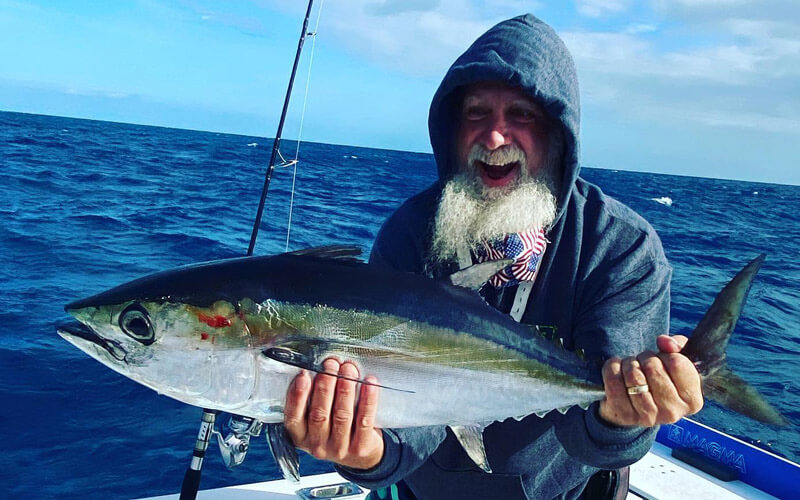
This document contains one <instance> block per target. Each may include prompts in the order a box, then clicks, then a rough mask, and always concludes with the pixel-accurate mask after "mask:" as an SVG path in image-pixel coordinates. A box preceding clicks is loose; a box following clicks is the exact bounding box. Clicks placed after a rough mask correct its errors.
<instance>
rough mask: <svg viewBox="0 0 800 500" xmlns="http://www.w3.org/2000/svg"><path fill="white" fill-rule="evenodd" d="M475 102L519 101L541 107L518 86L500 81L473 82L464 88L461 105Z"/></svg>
mask: <svg viewBox="0 0 800 500" xmlns="http://www.w3.org/2000/svg"><path fill="white" fill-rule="evenodd" d="M476 103H521V104H527V105H530V106H532V107H536V108H541V106H539V104H538V103H537V102H536V101H535V100H534V99H533V98H532V97H531V96H529V95H528V94H527V93H526V92H525V91H524V90H522V89H521V88H519V87H514V86H512V85H507V84H505V83H500V82H480V83H473V84H472V85H469V86H467V87H466V88H465V89H464V100H463V101H462V105H463V106H469V105H471V104H476Z"/></svg>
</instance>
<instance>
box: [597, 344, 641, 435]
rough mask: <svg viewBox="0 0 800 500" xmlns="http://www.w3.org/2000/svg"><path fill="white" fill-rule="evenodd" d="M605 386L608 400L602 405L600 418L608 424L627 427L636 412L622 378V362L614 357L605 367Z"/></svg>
mask: <svg viewBox="0 0 800 500" xmlns="http://www.w3.org/2000/svg"><path fill="white" fill-rule="evenodd" d="M603 386H604V388H605V393H606V399H605V401H603V402H601V403H600V416H601V417H603V418H604V419H605V420H606V421H608V422H613V423H616V424H619V425H626V424H627V422H628V420H630V419H632V418H634V417H635V415H636V412H635V410H634V409H633V406H632V405H631V402H630V400H629V399H628V393H627V391H626V389H625V379H624V378H623V377H622V360H621V359H619V358H617V357H614V358H611V359H609V360H608V361H606V362H605V364H604V365H603Z"/></svg>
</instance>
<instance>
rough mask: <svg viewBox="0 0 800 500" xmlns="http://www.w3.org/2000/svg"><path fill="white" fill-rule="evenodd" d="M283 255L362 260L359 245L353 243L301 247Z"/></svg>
mask: <svg viewBox="0 0 800 500" xmlns="http://www.w3.org/2000/svg"><path fill="white" fill-rule="evenodd" d="M284 255H296V256H306V257H317V258H318V259H333V260H340V261H346V262H363V261H362V260H361V259H360V258H358V257H360V256H361V247H357V246H355V245H327V246H322V247H311V248H303V249H302V250H295V251H294V252H286V253H285V254H284Z"/></svg>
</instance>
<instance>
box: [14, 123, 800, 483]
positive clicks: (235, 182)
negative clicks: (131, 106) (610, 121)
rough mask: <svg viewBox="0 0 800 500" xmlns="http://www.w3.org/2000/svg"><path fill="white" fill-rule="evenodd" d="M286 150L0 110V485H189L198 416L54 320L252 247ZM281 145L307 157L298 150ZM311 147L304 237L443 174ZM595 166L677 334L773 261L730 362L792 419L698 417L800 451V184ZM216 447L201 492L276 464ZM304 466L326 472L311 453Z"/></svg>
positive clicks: (266, 231) (369, 233)
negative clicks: (635, 221)
mask: <svg viewBox="0 0 800 500" xmlns="http://www.w3.org/2000/svg"><path fill="white" fill-rule="evenodd" d="M271 147H272V142H271V141H270V140H267V139H264V138H258V137H244V136H238V135H227V134H217V133H209V132H196V131H188V130H176V129H166V128H157V127H146V126H137V125H127V124H117V123H107V122H97V121H89V120H77V119H69V118H58V117H49V116H37V115H26V114H17V113H5V112H0V223H1V224H2V230H3V234H2V237H0V395H2V396H1V397H2V411H0V443H2V448H3V452H2V453H0V497H3V498H10V497H13V498H42V497H44V498H47V497H59V498H79V497H80V498H130V497H136V496H148V495H156V494H165V493H169V492H175V491H177V490H178V489H179V488H180V483H181V480H182V478H183V473H184V471H185V469H186V466H187V464H188V462H189V459H190V455H191V449H192V446H193V444H194V440H195V436H196V433H197V429H198V425H199V419H200V414H201V412H200V410H199V409H197V408H193V407H190V406H187V405H183V404H181V403H178V402H176V401H173V400H171V399H169V398H166V397H163V396H159V395H157V394H156V393H155V392H153V391H151V390H149V389H147V388H144V387H142V386H139V385H137V384H136V383H134V382H131V381H130V380H128V379H125V378H124V377H121V376H119V375H117V374H115V373H113V372H112V371H110V370H109V369H107V368H105V367H103V366H101V365H100V364H99V363H97V362H96V361H94V360H92V359H90V358H89V357H88V356H86V355H85V354H83V353H82V352H80V351H78V350H77V349H75V348H74V347H72V346H71V345H69V344H68V343H66V342H65V341H64V340H62V339H61V338H60V337H58V335H57V334H56V333H55V325H56V324H57V323H58V322H60V321H62V320H64V319H66V318H65V314H64V312H63V309H62V308H63V305H64V304H65V303H67V302H69V301H71V300H73V299H76V298H80V297H83V296H86V295H88V294H91V293H95V292H98V291H101V290H104V289H106V288H108V287H110V286H112V285H116V284H119V283H121V282H123V281H127V280H129V279H132V278H135V277H138V276H141V275H143V274H146V273H150V272H153V271H158V270H162V269H165V268H168V267H173V266H177V265H182V264H188V263H192V262H198V261H203V260H210V259H218V258H224V257H233V256H239V255H243V254H244V253H245V251H246V249H247V243H248V241H249V236H250V230H251V227H252V222H253V218H254V215H255V209H256V206H257V203H258V198H259V195H260V190H261V184H262V182H263V173H264V171H265V169H266V164H267V161H268V157H269V153H270V150H271ZM282 149H283V151H284V153H285V154H289V152H291V153H292V154H293V151H294V144H292V143H291V142H287V141H284V143H283V148H282ZM300 160H301V163H300V168H299V169H298V172H297V188H296V194H295V198H294V213H293V222H292V232H291V239H290V243H289V248H290V249H299V248H304V247H309V246H318V245H326V244H333V243H355V244H358V245H361V246H362V247H363V248H364V249H365V251H368V250H369V248H370V246H371V242H372V239H373V238H374V236H375V234H376V232H377V230H378V228H379V227H380V224H381V223H382V221H383V220H384V219H385V218H386V217H387V216H388V215H389V213H390V212H391V211H392V210H393V209H394V208H395V207H396V206H397V205H398V204H399V203H400V202H401V201H402V200H403V199H405V198H406V197H408V196H409V195H411V194H413V193H415V192H417V191H419V190H420V189H422V188H423V187H425V186H427V185H428V184H429V183H430V182H431V181H432V180H433V178H434V176H435V167H434V163H433V159H432V157H431V156H430V155H426V154H417V153H408V152H400V151H386V150H377V149H369V148H360V147H354V146H335V145H328V144H318V143H303V144H302V148H301V150H300ZM754 168H757V167H754ZM583 176H584V177H586V178H587V179H589V180H590V181H592V182H595V183H597V184H599V185H600V186H601V187H602V188H603V189H604V190H605V191H606V192H608V193H610V194H611V195H612V196H614V197H616V198H618V199H620V200H621V201H623V202H625V203H626V204H628V205H630V206H631V207H633V208H634V209H635V210H636V211H638V212H639V213H640V214H642V215H643V216H644V217H645V218H646V219H648V220H649V221H650V222H651V223H652V224H653V225H654V226H655V227H656V229H657V230H658V232H659V234H660V235H661V238H662V240H663V242H664V247H665V249H666V252H667V255H668V257H669V259H670V262H671V263H672V265H673V267H674V277H673V283H672V293H673V296H672V330H673V332H675V333H688V332H690V331H691V330H692V328H693V327H694V325H695V324H696V323H697V321H698V320H699V319H700V317H701V316H702V314H703V312H704V311H705V310H706V308H707V307H708V305H710V303H711V301H712V300H713V297H714V296H715V294H716V292H717V291H718V290H719V289H720V287H721V286H722V285H723V284H725V283H726V282H727V281H728V280H729V279H730V278H731V277H732V276H733V275H734V274H735V273H736V271H738V270H739V269H740V268H741V267H742V266H743V265H744V264H745V263H746V262H747V261H749V260H750V259H752V258H753V257H755V256H756V255H757V254H759V253H762V252H766V253H767V254H768V258H767V261H766V264H765V265H764V267H763V269H762V270H761V273H760V274H759V276H758V278H757V280H756V282H755V284H754V286H753V289H752V291H751V295H750V299H749V302H748V305H747V307H746V308H745V311H744V313H743V316H742V318H741V319H740V321H739V324H738V326H737V333H736V334H735V335H734V338H733V340H732V341H731V345H730V347H729V349H728V353H729V358H730V360H729V362H730V365H731V366H732V367H734V368H735V370H736V371H737V372H738V373H740V374H741V375H742V376H743V377H744V378H745V379H746V380H748V381H750V382H751V383H752V384H753V385H755V386H756V387H758V389H759V390H760V391H761V392H762V393H764V394H765V395H766V396H767V397H768V398H769V399H770V400H771V401H772V402H773V403H774V404H775V405H776V406H777V407H778V409H779V410H780V411H781V412H782V413H783V414H784V415H785V416H786V417H787V418H788V419H789V420H790V421H791V425H790V426H789V427H787V428H781V429H776V428H773V427H769V426H765V425H762V424H759V423H757V422H753V421H751V420H748V419H747V418H744V417H741V416H739V415H737V414H734V413H732V412H730V411H727V410H724V409H722V408H720V407H718V406H715V405H713V404H707V406H706V408H705V409H704V410H703V411H702V412H701V413H700V414H699V415H697V419H698V420H700V421H702V422H704V423H707V424H709V425H711V426H713V427H716V428H718V429H721V430H723V431H726V432H729V433H733V434H736V435H740V436H747V437H749V438H751V439H753V440H757V441H759V442H760V443H761V444H762V445H764V446H768V447H770V448H771V449H772V450H774V451H776V452H778V453H781V454H784V455H786V456H787V457H788V458H790V459H792V460H794V461H800V434H798V429H800V382H798V380H800V363H798V355H797V352H798V350H800V334H798V332H800V259H798V255H800V223H798V220H797V212H798V208H800V187H798V186H784V185H775V184H762V183H750V182H739V181H727V180H714V179H703V178H689V177H677V176H668V175H656V174H647V173H632V172H623V171H619V172H617V171H610V170H599V169H591V168H586V169H584V170H583ZM291 186H292V170H291V169H282V170H278V171H276V173H275V175H274V177H273V182H272V186H271V189H270V194H269V198H268V202H267V207H266V210H265V218H264V223H263V225H262V228H261V233H260V239H259V244H258V245H257V247H256V254H272V253H278V252H281V251H283V250H284V246H285V241H286V223H287V218H288V206H289V198H290V190H291ZM664 198H669V199H671V200H672V204H671V205H669V204H667V200H665V199H664ZM657 200H658V201H657ZM215 446H216V445H214V444H212V447H215ZM210 450H211V453H210V454H209V458H208V459H207V460H206V463H205V467H204V473H203V482H202V486H203V487H204V488H211V487H219V486H224V485H229V484H237V483H244V482H253V481H260V480H265V479H268V478H276V477H278V475H279V474H278V471H277V469H276V467H275V465H274V464H273V462H272V460H271V458H270V457H269V454H268V451H267V446H266V444H265V443H264V442H263V441H261V440H260V441H258V442H257V443H256V444H254V445H253V446H252V447H251V451H250V454H249V456H248V458H247V460H246V461H245V463H244V465H242V466H241V467H239V468H237V469H235V470H233V471H228V470H227V469H226V468H225V467H224V466H223V465H222V463H221V460H220V459H219V458H218V456H217V455H216V452H215V450H213V449H210ZM302 470H303V472H305V473H308V472H315V471H324V470H329V467H328V466H327V465H326V464H324V463H321V462H316V461H314V460H313V459H310V457H308V456H305V457H303V460H302Z"/></svg>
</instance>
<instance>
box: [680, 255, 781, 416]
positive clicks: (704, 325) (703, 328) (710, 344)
mask: <svg viewBox="0 0 800 500" xmlns="http://www.w3.org/2000/svg"><path fill="white" fill-rule="evenodd" d="M764 258H765V255H764V254H761V255H759V256H758V257H756V258H755V259H754V260H753V261H752V262H750V263H749V264H748V265H746V266H745V267H744V269H742V270H741V271H739V273H738V274H737V275H736V276H735V277H734V278H733V279H732V280H731V281H730V283H728V284H727V285H725V287H724V288H723V289H722V291H720V292H719V295H717V298H716V299H715V300H714V303H713V304H712V305H711V307H710V308H709V309H708V311H707V312H706V314H705V316H703V319H701V320H700V323H698V325H697V327H696V328H695V329H694V332H692V336H691V337H690V338H689V341H688V342H687V343H686V346H684V348H683V349H682V350H681V353H682V354H684V355H685V356H686V357H688V358H689V359H691V360H692V362H694V364H695V366H696V367H697V370H698V372H699V373H700V376H701V377H702V380H703V395H704V396H705V397H707V398H709V399H712V400H714V401H716V402H718V403H720V404H722V405H723V406H726V407H728V408H730V409H732V410H734V411H737V412H739V413H741V414H742V415H746V416H748V417H750V418H752V419H755V420H758V421H760V422H765V423H768V424H772V425H787V424H788V422H787V421H786V419H785V418H784V417H783V416H782V415H781V414H780V413H778V411H777V410H776V409H775V408H773V407H772V405H770V404H769V403H768V402H767V401H766V400H765V399H764V397H763V396H761V394H759V393H758V391H756V389H754V388H753V387H751V386H750V385H749V384H748V383H747V382H745V381H744V380H742V378H740V377H739V376H738V375H736V374H735V373H734V372H733V371H731V369H730V368H728V365H727V362H726V354H725V351H726V349H727V347H728V341H729V340H730V336H731V333H733V329H734V327H735V326H736V321H737V320H738V319H739V314H740V313H741V312H742V307H743V306H744V303H745V301H746V299H747V294H748V293H749V292H750V286H751V284H752V283H753V278H754V277H755V275H756V273H758V270H759V269H760V268H761V264H762V263H763V262H764Z"/></svg>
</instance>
